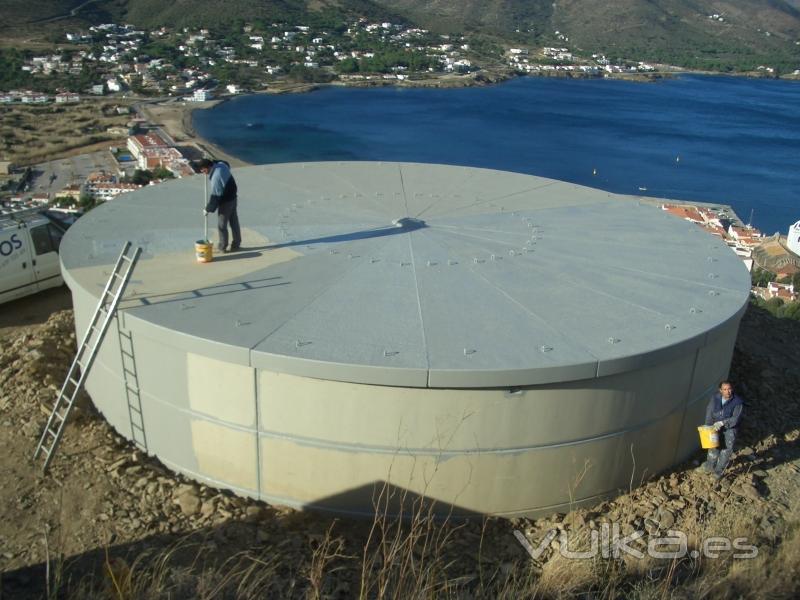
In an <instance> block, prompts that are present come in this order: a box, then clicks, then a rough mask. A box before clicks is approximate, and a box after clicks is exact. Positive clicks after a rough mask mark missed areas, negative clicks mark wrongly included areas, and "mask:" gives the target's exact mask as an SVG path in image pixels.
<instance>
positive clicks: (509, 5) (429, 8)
mask: <svg viewBox="0 0 800 600" xmlns="http://www.w3.org/2000/svg"><path fill="white" fill-rule="evenodd" d="M376 1H377V2H379V3H381V4H383V5H385V6H392V7H393V8H394V9H395V10H397V11H399V12H401V13H403V14H405V15H407V16H408V17H409V18H410V19H412V20H415V21H417V22H421V23H423V24H426V25H428V26H431V27H434V28H439V29H444V30H451V31H453V30H456V31H457V30H482V31H489V32H493V33H496V34H499V35H502V36H505V37H508V38H509V39H511V40H517V41H530V42H533V43H550V42H553V43H557V42H559V41H563V40H559V38H557V37H555V32H556V31H559V32H560V33H561V34H563V35H565V36H566V37H567V38H569V42H568V43H567V44H564V45H569V46H570V47H573V48H576V47H577V49H582V50H583V51H585V52H603V53H605V54H607V55H613V56H616V57H622V58H643V59H647V60H657V61H663V62H671V63H676V64H681V65H685V66H691V67H698V68H708V69H715V70H717V69H718V70H724V69H725V67H726V66H728V65H730V64H732V63H738V64H743V65H748V64H749V66H750V67H751V68H755V67H756V66H758V65H759V64H761V63H763V62H767V63H769V62H773V63H774V62H775V61H776V60H779V61H780V62H782V63H784V65H785V68H789V67H790V66H791V65H794V67H793V68H800V46H798V45H796V44H795V42H797V41H799V40H800V0H605V1H603V2H597V1H596V0H556V1H555V2H554V1H552V0H488V1H480V0H376ZM715 14H716V15H719V17H717V18H715V19H712V18H710V17H711V16H712V15H715Z"/></svg>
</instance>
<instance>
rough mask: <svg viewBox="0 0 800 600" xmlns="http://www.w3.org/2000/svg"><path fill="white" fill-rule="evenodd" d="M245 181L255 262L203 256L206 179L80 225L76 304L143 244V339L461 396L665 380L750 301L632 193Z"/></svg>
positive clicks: (138, 292) (371, 167)
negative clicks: (626, 376)
mask: <svg viewBox="0 0 800 600" xmlns="http://www.w3.org/2000/svg"><path fill="white" fill-rule="evenodd" d="M233 173H234V176H235V177H236V180H237V183H238V188H239V204H238V212H239V218H240V221H241V223H242V231H243V242H242V250H241V251H239V252H236V253H230V254H224V255H219V256H217V255H215V257H214V261H213V262H211V263H208V264H200V263H197V262H196V260H195V255H194V244H195V241H196V240H198V238H201V237H202V235H203V225H202V223H203V222H202V218H203V217H202V213H201V211H202V207H203V205H204V191H203V188H204V185H203V178H202V176H196V177H191V178H187V179H182V180H176V181H173V182H169V183H165V184H161V185H158V186H151V187H146V188H143V189H142V190H140V191H137V192H133V193H129V194H125V195H123V196H120V197H118V198H116V199H115V200H113V201H111V202H108V203H106V204H104V205H102V206H100V207H99V208H97V209H95V210H93V211H91V212H90V213H89V214H87V215H85V216H84V217H82V218H81V219H80V220H79V221H78V222H77V223H76V224H75V225H73V226H72V227H71V228H70V230H69V231H68V232H67V234H66V236H65V238H64V241H63V243H62V246H61V260H62V270H63V272H64V277H65V279H66V281H67V282H68V284H69V285H70V287H71V288H73V293H75V291H76V287H77V288H80V289H82V290H84V291H85V292H87V293H90V294H92V295H94V296H96V297H99V295H100V292H101V291H102V289H103V285H104V283H105V280H106V278H107V277H108V275H109V272H110V269H111V267H112V266H113V264H114V261H115V260H116V257H117V255H118V253H119V250H120V248H121V245H122V243H123V241H124V240H131V241H132V242H133V243H134V244H135V245H139V246H141V247H142V248H143V254H142V258H141V259H140V261H139V264H138V265H137V267H136V270H135V272H134V274H133V278H132V280H131V283H130V285H129V287H128V291H127V293H126V296H125V298H126V299H125V301H124V302H123V304H122V305H121V310H122V313H123V319H124V323H125V325H126V327H128V328H129V329H130V330H131V331H133V332H135V333H140V334H142V335H146V336H150V337H152V338H154V339H156V340H158V341H160V342H161V343H164V344H168V345H173V346H178V347H184V348H186V349H188V350H191V351H193V352H197V353H199V354H204V355H208V356H212V357H216V358H219V359H221V360H226V361H229V362H232V363H238V364H242V365H250V366H254V367H257V368H263V369H269V370H273V371H278V372H285V373H291V374H295V375H302V376H306V377H314V378H319V379H332V380H337V381H349V382H358V383H371V384H382V385H397V386H410V387H441V388H444V387H447V388H460V387H463V388H476V387H477V388H483V387H517V386H525V385H535V384H545V383H552V382H557V381H569V380H576V379H586V378H592V377H600V376H604V375H610V374H614V373H620V372H624V371H628V370H631V369H637V368H641V367H646V366H648V365H651V364H656V363H657V362H660V361H661V360H665V359H668V358H671V357H674V356H676V355H679V354H682V353H684V352H689V351H693V350H694V349H695V348H697V347H699V346H701V345H703V344H705V342H706V338H707V337H708V336H711V335H714V332H715V331H716V330H718V329H720V328H721V327H722V326H723V325H724V324H726V323H727V322H729V321H730V320H732V319H738V318H739V316H740V315H741V313H742V311H743V310H744V307H745V306H746V303H747V299H748V294H749V289H750V279H749V274H748V273H747V270H746V269H745V267H744V266H743V264H742V262H741V261H740V260H739V259H738V258H737V257H736V256H735V254H734V253H733V252H731V251H730V250H729V249H728V248H727V247H726V246H725V244H724V243H723V242H722V241H721V240H720V239H718V238H715V237H713V236H711V235H710V234H708V233H706V232H704V231H702V230H701V229H700V228H699V227H697V226H696V225H694V224H692V223H689V222H687V221H682V220H680V219H677V218H675V217H673V216H670V215H668V214H666V213H665V212H664V211H662V210H660V209H658V208H655V207H652V206H647V205H643V204H640V203H639V202H638V201H637V198H636V197H632V196H620V195H615V194H611V193H608V192H605V191H600V190H596V189H592V188H588V187H583V186H578V185H574V184H570V183H565V182H561V181H555V180H551V179H544V178H541V177H534V176H530V175H521V174H516V173H508V172H501V171H493V170H487V169H477V168H469V167H455V166H444V165H430V164H413V163H388V162H383V163H377V162H325V163H306V164H300V163H291V164H281V165H266V166H257V167H246V168H241V169H234V170H233ZM209 221H210V223H209V229H210V231H212V232H213V230H214V228H215V227H214V224H215V219H214V216H213V215H212V216H210V217H209ZM215 236H216V233H215V232H214V233H212V235H211V237H212V238H214V239H215Z"/></svg>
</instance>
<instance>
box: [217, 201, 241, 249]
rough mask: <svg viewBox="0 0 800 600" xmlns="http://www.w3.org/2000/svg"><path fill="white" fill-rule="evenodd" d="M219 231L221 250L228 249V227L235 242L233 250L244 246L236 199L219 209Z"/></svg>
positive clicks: (223, 204)
mask: <svg viewBox="0 0 800 600" xmlns="http://www.w3.org/2000/svg"><path fill="white" fill-rule="evenodd" d="M217 211H218V212H217V229H219V250H220V251H223V250H225V249H226V248H227V247H228V225H229V224H230V226H231V232H232V233H233V240H231V250H236V249H237V248H238V247H239V246H240V245H241V244H242V232H241V230H240V229H239V215H237V214H236V198H234V199H233V200H229V201H228V202H223V203H222V204H220V205H219V208H218V209H217Z"/></svg>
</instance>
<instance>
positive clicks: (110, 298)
mask: <svg viewBox="0 0 800 600" xmlns="http://www.w3.org/2000/svg"><path fill="white" fill-rule="evenodd" d="M130 247H131V243H130V242H127V243H126V244H125V248H124V249H123V251H122V253H121V254H120V260H119V261H117V264H116V266H115V267H114V270H113V272H112V273H111V276H110V277H109V278H108V281H107V282H106V287H105V288H104V290H103V293H102V294H101V297H100V302H99V303H98V305H97V309H96V310H95V313H94V315H93V316H92V320H91V322H90V323H89V328H88V329H87V331H86V335H85V338H84V341H83V343H81V345H80V347H79V348H78V352H77V353H76V355H75V359H74V360H73V363H72V366H71V367H70V370H69V373H68V374H67V377H66V380H65V381H64V385H63V387H62V388H61V391H60V392H59V394H58V397H57V398H56V401H55V404H54V405H53V408H52V411H51V413H50V417H49V418H48V421H47V425H46V426H45V431H44V433H43V434H42V437H41V439H40V440H39V445H38V447H37V448H36V453H35V455H34V456H39V453H42V454H44V455H45V457H46V460H45V461H44V470H45V471H46V470H47V467H48V465H49V464H50V459H51V458H52V456H51V455H53V454H54V453H55V450H56V448H57V446H58V443H59V441H60V439H61V432H62V431H63V430H64V426H65V425H66V424H67V418H68V417H69V414H70V410H71V409H72V405H73V403H74V402H75V398H76V397H77V394H78V390H79V389H80V388H81V383H82V382H83V380H84V378H85V377H86V375H87V370H88V368H89V367H91V364H92V360H93V359H94V357H95V355H96V353H97V349H98V346H99V343H100V339H101V337H102V336H103V334H105V331H106V328H107V327H108V323H109V320H110V318H111V317H112V316H113V313H114V311H115V310H116V307H117V304H118V303H119V300H120V296H121V292H122V291H123V289H124V287H125V285H126V284H127V282H128V280H129V278H130V274H131V271H132V270H133V268H134V266H135V264H136V259H137V258H138V257H139V254H140V253H141V249H139V248H137V249H136V250H135V251H134V253H133V255H132V256H130V257H129V256H127V255H126V252H128V250H129V249H130ZM123 261H126V262H128V263H129V264H128V267H127V268H121V267H122V262H123ZM116 282H120V283H119V285H117V283H116ZM115 287H116V289H115ZM101 317H102V318H103V322H102V325H101V324H100V318H101ZM95 333H96V334H97V336H96V337H95V339H94V340H93V341H91V338H92V334H95ZM129 339H130V336H129ZM85 351H88V356H87V355H85V354H84V352H85ZM128 356H130V357H131V358H132V357H133V354H132V353H131V354H128ZM76 366H77V367H80V369H81V376H80V378H79V379H75V378H74V377H73V373H75V367H76ZM70 384H71V385H72V386H74V389H73V390H72V392H71V393H69V394H67V393H65V392H66V390H67V386H68V385H70ZM129 391H130V392H134V393H138V390H131V389H130V388H129ZM138 412H139V414H140V415H141V410H140V411H138ZM53 427H55V428H53ZM48 438H51V439H52V444H51V445H50V446H48V445H47V444H46V441H47V440H48Z"/></svg>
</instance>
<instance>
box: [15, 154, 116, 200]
mask: <svg viewBox="0 0 800 600" xmlns="http://www.w3.org/2000/svg"><path fill="white" fill-rule="evenodd" d="M101 170H104V171H106V172H108V173H116V171H117V166H116V163H115V162H114V159H113V158H112V157H111V154H110V153H109V152H108V151H107V150H102V151H100V152H92V153H91V154H81V155H79V156H73V157H70V158H62V159H59V160H51V161H48V162H44V163H39V164H38V165H35V166H34V167H33V169H32V172H33V176H32V178H31V182H30V188H29V190H28V191H27V194H28V195H30V194H50V199H51V200H52V199H53V198H55V197H56V196H57V195H58V192H60V191H61V190H62V189H64V187H66V186H67V185H69V184H71V183H78V184H81V183H83V182H84V180H85V179H86V177H87V175H89V174H90V173H93V172H95V171H101Z"/></svg>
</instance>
